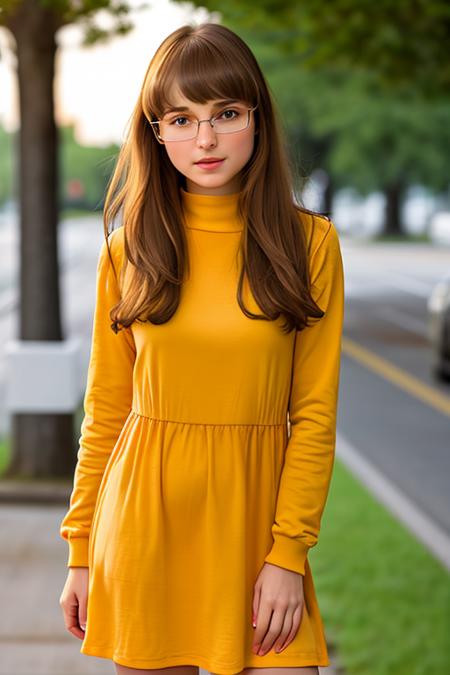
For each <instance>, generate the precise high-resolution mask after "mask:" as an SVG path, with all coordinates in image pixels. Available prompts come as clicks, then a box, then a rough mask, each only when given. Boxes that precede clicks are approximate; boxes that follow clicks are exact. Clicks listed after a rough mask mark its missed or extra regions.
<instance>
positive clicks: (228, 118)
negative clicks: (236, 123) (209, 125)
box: [216, 108, 240, 120]
mask: <svg viewBox="0 0 450 675" xmlns="http://www.w3.org/2000/svg"><path fill="white" fill-rule="evenodd" d="M226 113H235V115H236V116H237V117H239V114H240V112H239V110H235V109H234V108H227V109H226V110H224V111H223V112H221V113H218V115H216V117H221V116H222V115H225V114H226ZM224 119H226V120H234V119H235V117H229V116H228V117H225V118H224Z"/></svg>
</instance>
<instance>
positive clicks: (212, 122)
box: [149, 105, 258, 143]
mask: <svg viewBox="0 0 450 675" xmlns="http://www.w3.org/2000/svg"><path fill="white" fill-rule="evenodd" d="M229 107H231V108H232V107H233V106H229ZM257 107H258V105H255V106H253V108H246V110H247V124H246V125H245V127H243V128H242V129H239V130H238V131H216V134H217V133H218V134H224V135H226V134H238V133H240V132H241V131H245V129H248V127H249V124H250V113H251V112H252V111H253V110H256V108H257ZM225 109H226V108H225ZM222 112H223V111H222ZM218 114H220V113H215V114H214V115H211V117H209V118H208V119H205V120H199V119H198V120H197V131H196V132H195V135H194V136H192V137H190V138H180V139H176V140H171V141H164V139H163V138H162V137H161V136H160V135H159V133H158V131H156V130H155V129H154V127H153V125H154V124H159V123H160V122H162V120H154V121H153V122H150V121H149V124H151V125H152V129H153V131H154V133H155V135H156V138H157V139H158V141H160V142H164V143H166V142H169V143H179V142H180V141H192V140H193V139H194V138H197V136H198V132H199V130H200V124H201V123H202V122H209V123H210V125H211V127H212V128H213V129H214V121H213V120H214V118H215V117H216V116H217V115H218ZM180 116H181V115H180ZM175 119H176V118H175Z"/></svg>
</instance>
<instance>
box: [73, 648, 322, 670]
mask: <svg viewBox="0 0 450 675" xmlns="http://www.w3.org/2000/svg"><path fill="white" fill-rule="evenodd" d="M80 653H81V654H85V655H87V656H97V657H100V658H104V659H112V660H113V661H115V662H116V663H118V664H119V665H121V666H127V667H128V668H142V669H146V668H149V669H151V668H168V667H170V666H180V665H181V666H198V667H199V668H202V669H204V670H207V671H209V672H210V673H217V674H218V675H235V674H236V673H240V672H241V670H243V669H244V668H276V667H277V666H278V667H286V668H288V667H291V668H292V667H297V668H300V667H301V666H324V667H325V666H329V665H330V661H329V658H328V656H327V655H326V654H318V653H317V652H299V653H298V654H296V655H294V654H289V655H281V654H276V655H275V654H273V655H271V654H270V652H269V653H268V654H266V655H265V656H259V657H258V656H256V655H255V658H254V659H253V658H250V659H248V661H244V662H241V663H235V664H228V665H224V664H221V663H220V662H218V661H214V659H208V658H207V657H203V656H196V655H195V654H188V653H186V654H176V655H175V654H174V655H172V656H167V657H163V658H156V659H151V658H150V659H149V658H129V657H128V656H125V655H122V654H118V653H117V652H114V649H110V648H107V647H103V648H101V647H98V648H97V647H95V646H92V645H91V646H89V647H87V646H86V647H85V646H82V647H81V649H80Z"/></svg>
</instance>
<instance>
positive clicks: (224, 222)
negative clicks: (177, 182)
mask: <svg viewBox="0 0 450 675" xmlns="http://www.w3.org/2000/svg"><path fill="white" fill-rule="evenodd" d="M180 193H181V198H182V204H183V210H184V213H185V217H186V224H187V227H188V228H189V229H195V230H207V231H209V232H241V231H242V229H243V223H242V220H241V219H240V218H239V213H238V201H239V194H240V193H239V192H233V193H231V194H227V195H210V194H197V193H195V192H186V190H185V189H184V188H182V187H180Z"/></svg>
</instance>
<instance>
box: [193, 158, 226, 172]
mask: <svg viewBox="0 0 450 675" xmlns="http://www.w3.org/2000/svg"><path fill="white" fill-rule="evenodd" d="M224 161H225V158H223V159H220V158H218V157H215V158H213V159H202V160H200V161H199V162H195V165H196V166H199V167H200V168H201V169H216V168H217V167H219V166H221V164H223V162H224Z"/></svg>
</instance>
